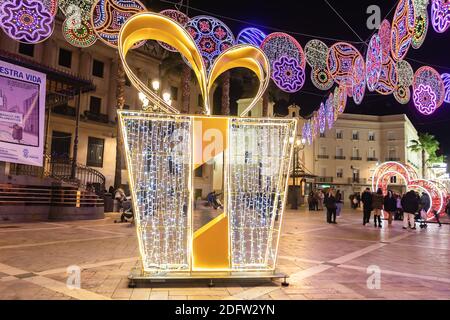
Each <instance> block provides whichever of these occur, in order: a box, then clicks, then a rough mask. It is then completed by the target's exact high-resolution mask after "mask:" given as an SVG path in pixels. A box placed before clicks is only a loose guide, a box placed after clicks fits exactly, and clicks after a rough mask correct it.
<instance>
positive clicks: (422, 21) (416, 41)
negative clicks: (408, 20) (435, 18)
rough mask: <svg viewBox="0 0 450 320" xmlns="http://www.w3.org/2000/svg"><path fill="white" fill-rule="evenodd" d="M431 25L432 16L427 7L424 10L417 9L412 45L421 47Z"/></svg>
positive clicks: (415, 47)
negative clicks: (430, 16)
mask: <svg viewBox="0 0 450 320" xmlns="http://www.w3.org/2000/svg"><path fill="white" fill-rule="evenodd" d="M429 25H430V18H429V15H428V11H427V10H426V8H425V10H422V11H417V9H416V19H415V24H414V32H413V36H412V42H411V46H412V47H413V48H414V49H419V48H420V47H421V46H422V45H423V43H424V42H425V39H426V36H427V33H428V27H429Z"/></svg>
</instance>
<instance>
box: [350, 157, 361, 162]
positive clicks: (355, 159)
mask: <svg viewBox="0 0 450 320" xmlns="http://www.w3.org/2000/svg"><path fill="white" fill-rule="evenodd" d="M351 160H352V161H361V160H362V158H361V157H351Z"/></svg>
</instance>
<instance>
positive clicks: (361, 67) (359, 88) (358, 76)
mask: <svg viewBox="0 0 450 320" xmlns="http://www.w3.org/2000/svg"><path fill="white" fill-rule="evenodd" d="M352 79H353V80H352V81H353V82H352V93H353V101H354V102H355V103H356V104H357V105H359V104H361V102H362V101H363V99H364V94H365V92H366V65H365V62H364V59H363V57H362V56H361V55H359V56H358V57H357V58H356V61H355V64H354V65H353V77H352Z"/></svg>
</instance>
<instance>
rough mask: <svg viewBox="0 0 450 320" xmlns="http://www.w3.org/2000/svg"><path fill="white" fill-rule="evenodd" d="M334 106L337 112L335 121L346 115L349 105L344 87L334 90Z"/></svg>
mask: <svg viewBox="0 0 450 320" xmlns="http://www.w3.org/2000/svg"><path fill="white" fill-rule="evenodd" d="M333 97H334V98H333V105H334V110H335V119H336V120H337V117H338V116H339V115H341V114H343V113H344V111H345V107H346V105H347V92H346V90H345V87H344V86H337V87H336V88H334V94H333Z"/></svg>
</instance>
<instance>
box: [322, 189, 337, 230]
mask: <svg viewBox="0 0 450 320" xmlns="http://www.w3.org/2000/svg"><path fill="white" fill-rule="evenodd" d="M324 203H325V207H326V208H327V222H328V223H333V224H337V223H336V209H337V205H336V197H335V195H334V192H333V190H332V189H330V190H329V191H328V192H327V194H326V195H325V201H324Z"/></svg>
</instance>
